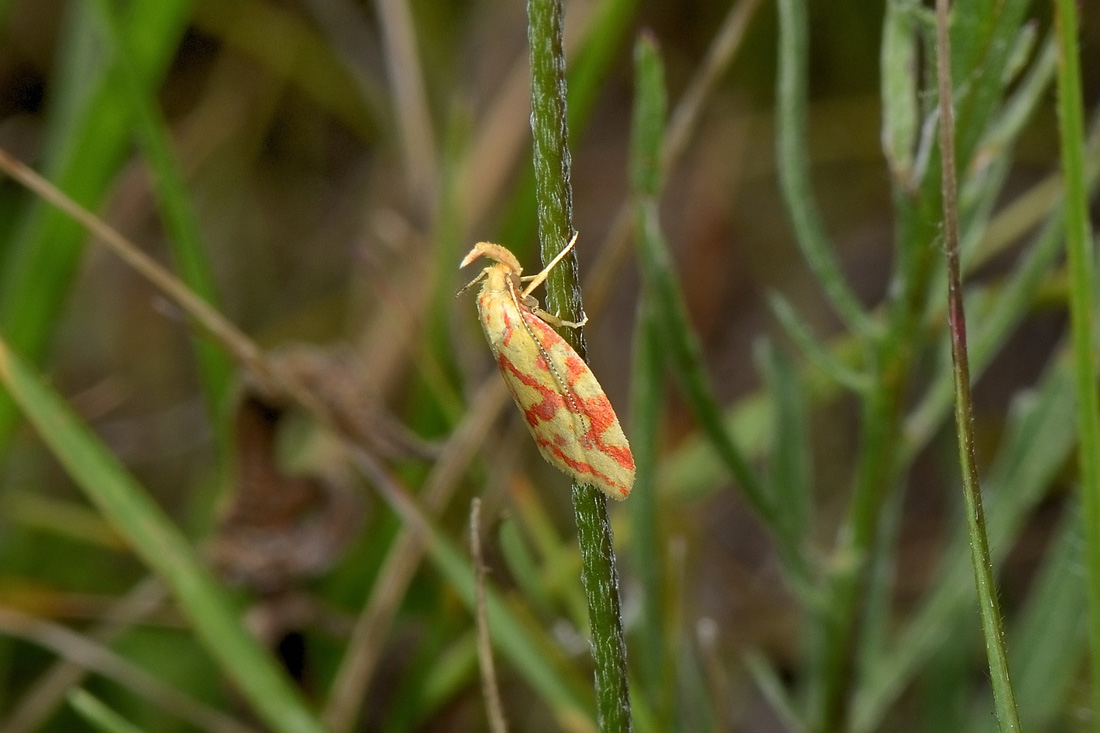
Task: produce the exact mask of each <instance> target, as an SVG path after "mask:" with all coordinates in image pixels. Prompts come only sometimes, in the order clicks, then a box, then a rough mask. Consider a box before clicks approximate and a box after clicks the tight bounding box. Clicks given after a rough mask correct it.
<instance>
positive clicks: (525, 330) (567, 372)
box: [459, 235, 634, 499]
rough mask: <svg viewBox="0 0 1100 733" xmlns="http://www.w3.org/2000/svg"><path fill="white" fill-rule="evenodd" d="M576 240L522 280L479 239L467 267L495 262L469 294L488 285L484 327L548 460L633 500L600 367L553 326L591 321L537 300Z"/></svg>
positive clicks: (508, 259)
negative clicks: (560, 313)
mask: <svg viewBox="0 0 1100 733" xmlns="http://www.w3.org/2000/svg"><path fill="white" fill-rule="evenodd" d="M576 241H577V237H576V235H574V236H573V239H572V240H571V241H570V242H569V245H568V246H567V247H565V248H564V249H563V250H562V251H561V252H560V253H559V254H558V256H557V257H555V258H554V260H553V261H552V262H551V263H550V264H548V265H547V266H546V268H545V269H543V271H542V272H540V273H539V274H537V275H533V276H529V277H522V278H521V277H520V274H521V273H522V272H523V268H522V267H520V264H519V260H517V259H516V256H515V255H514V254H512V253H511V252H510V251H509V250H508V249H507V248H505V247H502V246H501V245H499V244H492V243H491V242H478V243H477V244H476V245H474V248H473V249H472V250H470V253H469V254H468V255H466V257H465V258H464V259H463V260H462V264H461V265H459V267H465V266H466V265H469V264H470V263H471V262H473V261H474V260H476V259H478V258H479V257H488V258H489V259H490V260H493V261H494V264H492V265H489V266H488V267H486V268H485V269H484V270H482V271H481V274H480V275H478V276H477V277H476V278H474V279H473V281H471V282H470V284H469V285H467V286H466V287H465V288H463V289H462V290H463V291H464V290H466V288H469V287H471V286H473V285H475V284H476V283H478V282H480V281H482V280H484V283H483V284H482V286H481V293H480V294H479V295H478V297H477V312H478V315H479V316H480V317H481V327H482V328H483V329H484V330H485V337H486V338H487V339H488V340H489V348H490V349H492V351H493V356H494V357H496V361H497V366H498V367H500V373H501V375H502V376H503V377H504V383H505V384H507V385H508V390H509V391H510V392H511V393H512V398H513V399H514V400H515V401H516V405H517V406H518V407H519V409H520V410H521V411H522V412H523V416H524V417H525V418H526V422H527V428H528V429H529V430H530V431H531V435H532V437H534V439H535V445H537V446H538V449H539V452H540V453H542V456H543V458H545V459H546V460H547V461H549V462H550V463H551V464H552V465H554V466H556V467H557V468H559V469H560V470H562V471H564V472H565V473H566V474H568V475H569V476H571V477H573V478H574V479H576V480H577V481H579V482H581V483H585V484H592V485H593V486H596V487H597V488H599V489H600V490H601V491H603V492H604V493H605V494H607V495H608V496H610V497H611V498H612V499H625V498H626V497H627V495H629V494H630V488H631V486H633V485H634V456H633V455H632V454H631V453H630V444H629V443H627V441H626V436H625V435H623V429H622V428H621V427H619V419H618V418H617V417H615V411H614V410H613V409H612V408H611V403H610V402H609V401H608V399H607V395H606V394H605V393H604V391H603V388H602V387H600V383H599V382H597V381H596V377H595V375H594V374H592V370H591V369H589V368H588V365H587V364H585V363H584V360H583V359H581V357H580V355H579V354H577V352H576V351H574V350H573V347H572V346H570V345H569V344H568V343H566V341H565V340H564V339H563V338H562V337H561V336H559V335H558V334H557V333H555V332H554V329H553V328H551V327H550V324H551V323H554V324H558V325H565V326H570V327H573V328H579V327H580V326H582V325H584V321H581V323H570V322H568V321H562V320H561V319H559V318H558V317H557V316H554V315H552V314H550V313H547V312H546V311H544V310H542V309H541V308H539V305H538V301H537V300H535V298H533V297H532V296H531V291H532V290H534V289H535V288H536V287H538V286H539V285H540V284H541V283H542V282H543V281H544V280H545V279H546V276H547V275H548V274H549V273H550V270H551V269H553V267H554V266H555V265H557V264H558V262H560V261H561V259H562V258H563V257H564V256H565V255H566V254H567V253H568V252H569V250H570V249H571V248H572V247H573V245H574V243H576ZM523 281H527V283H528V284H527V287H526V289H523V287H522V285H521V283H522V282H523ZM460 292H462V291H460ZM585 320H587V317H586V318H585Z"/></svg>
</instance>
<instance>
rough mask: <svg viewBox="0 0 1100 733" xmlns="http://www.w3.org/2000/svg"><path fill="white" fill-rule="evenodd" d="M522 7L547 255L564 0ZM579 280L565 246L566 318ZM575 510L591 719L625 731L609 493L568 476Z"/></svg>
mask: <svg viewBox="0 0 1100 733" xmlns="http://www.w3.org/2000/svg"><path fill="white" fill-rule="evenodd" d="M527 12H528V23H529V25H528V40H529V43H530V45H531V130H532V133H533V139H534V163H535V200H536V202H537V204H538V220H539V234H540V241H541V243H542V259H543V262H549V261H550V260H551V259H553V257H554V256H555V255H557V254H558V252H560V251H561V249H562V248H563V247H564V246H565V245H566V244H567V243H568V242H569V239H570V238H571V237H572V232H573V226H572V208H573V198H572V197H573V194H572V188H571V185H570V160H569V145H568V142H569V141H568V122H567V117H566V104H565V53H564V50H563V48H562V27H563V22H562V21H563V18H562V15H563V11H562V3H561V0H530V1H529V2H528V4H527ZM578 282H579V281H578V278H577V259H576V256H575V254H573V253H570V255H569V256H568V257H566V258H565V259H564V260H562V262H561V263H560V265H559V266H558V267H555V268H554V270H553V271H552V272H551V273H550V277H549V278H548V279H547V282H546V293H547V297H546V304H547V309H548V310H549V311H550V312H551V313H559V314H561V317H562V318H564V319H565V320H569V321H575V322H579V321H580V320H581V319H582V318H583V317H584V316H583V314H584V308H583V307H582V305H581V292H580V286H579V285H578ZM566 330H567V331H571V332H567V333H563V334H562V336H563V337H564V338H566V339H567V340H568V341H569V343H570V344H571V345H572V346H573V347H574V348H575V349H576V350H577V353H578V354H580V355H581V357H582V358H583V357H584V355H585V349H584V340H583V337H582V335H581V333H580V329H576V330H571V329H566ZM573 512H574V514H575V515H576V519H577V541H578V542H579V543H580V553H581V565H582V570H581V582H582V584H583V585H584V591H585V595H586V596H587V599H588V620H589V626H590V629H591V634H592V658H593V661H594V663H595V675H596V721H597V723H598V725H599V727H600V730H602V731H629V730H631V718H630V690H629V687H628V685H627V670H626V641H625V639H624V638H623V628H622V617H621V615H620V610H619V578H618V572H617V570H616V568H615V552H614V543H613V538H612V533H611V523H610V521H609V519H608V515H607V498H606V497H605V496H604V495H603V494H602V493H601V492H600V491H599V490H598V489H596V488H595V487H593V486H588V485H584V484H579V483H574V484H573Z"/></svg>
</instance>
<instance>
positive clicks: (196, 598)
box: [0, 341, 321, 733]
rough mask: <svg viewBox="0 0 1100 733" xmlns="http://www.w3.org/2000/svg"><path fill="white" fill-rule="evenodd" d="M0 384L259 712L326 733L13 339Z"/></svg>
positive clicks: (5, 351) (274, 721)
mask: <svg viewBox="0 0 1100 733" xmlns="http://www.w3.org/2000/svg"><path fill="white" fill-rule="evenodd" d="M0 382H2V383H3V385H4V387H5V388H6V389H7V390H8V392H9V393H10V394H11V396H12V397H13V398H14V400H15V402H16V403H17V404H18V406H19V408H20V409H21V410H22V412H23V414H24V415H25V416H26V418H27V419H28V420H29V421H30V422H31V423H32V424H33V425H34V427H35V428H36V429H37V431H38V433H39V435H40V436H41V437H42V439H43V441H44V442H45V443H46V444H47V446H49V448H50V450H51V451H52V452H53V454H54V455H55V456H56V457H57V459H58V460H59V461H60V462H61V464H62V465H63V466H64V467H65V469H66V470H67V471H68V472H69V475H70V476H72V478H73V480H74V481H76V483H77V484H79V485H80V487H81V488H82V489H83V490H84V491H85V493H86V494H87V495H88V497H89V498H90V499H91V500H92V502H93V503H95V504H96V505H97V506H98V507H99V508H100V510H101V511H102V512H103V513H104V514H105V515H106V516H107V517H108V518H109V519H110V520H111V522H112V523H113V524H114V525H115V526H116V528H117V529H118V531H119V532H120V533H121V534H122V535H123V536H124V537H126V539H127V540H128V541H129V543H130V545H131V546H132V547H133V549H134V551H135V552H136V553H137V554H138V556H140V557H141V558H142V559H143V560H144V561H145V562H146V564H148V565H149V566H150V567H151V568H153V569H154V570H155V571H156V572H157V573H158V574H159V575H160V576H161V577H162V578H163V579H164V582H165V583H166V584H167V585H168V587H169V588H171V589H172V591H173V594H174V596H175V598H176V601H177V603H178V604H179V607H180V610H181V611H182V612H183V614H184V616H185V617H186V618H187V619H188V620H189V621H190V623H191V626H192V628H193V629H194V631H195V633H196V635H197V636H198V637H199V639H200V640H201V641H202V643H203V645H204V647H205V648H206V650H207V651H208V652H209V654H210V655H211V656H212V657H213V658H214V659H215V660H216V661H217V663H218V664H219V666H220V667H221V668H222V670H223V671H224V672H225V673H226V675H228V676H229V677H230V678H231V679H232V680H233V681H234V683H235V684H236V686H237V687H238V689H240V690H241V692H243V693H244V695H245V696H246V697H247V698H248V700H249V701H250V702H251V704H252V705H253V707H254V709H255V710H256V712H257V714H258V715H259V716H260V717H261V718H262V719H263V720H264V721H265V722H266V723H267V724H268V725H269V726H271V728H272V729H273V730H278V731H287V733H290V732H291V731H303V732H304V731H320V730H321V726H320V724H319V723H318V722H317V720H316V719H315V718H314V717H313V715H312V714H311V713H310V712H309V711H308V710H307V709H306V707H305V705H304V703H303V702H302V700H301V698H300V697H299V694H298V692H297V690H295V689H294V688H293V687H292V686H291V684H290V681H289V680H288V679H287V678H286V676H285V675H284V674H283V673H282V671H281V669H280V668H279V667H278V665H277V663H276V662H275V660H274V659H273V658H272V657H270V656H269V655H268V654H267V653H266V652H265V651H264V650H263V649H261V648H260V647H259V645H258V644H257V643H256V641H255V639H253V638H252V637H251V636H249V635H248V633H246V632H245V630H244V628H243V627H242V626H241V623H240V620H239V618H238V614H237V613H236V611H235V610H234V609H233V607H232V605H231V604H230V603H229V600H228V599H227V598H226V597H225V595H224V593H223V592H222V590H221V589H220V588H219V587H218V585H217V583H216V582H215V581H214V579H213V578H212V577H211V575H210V573H209V571H208V570H207V569H206V568H205V567H204V566H203V564H202V562H201V561H200V560H199V558H198V557H197V556H196V554H195V552H194V549H193V548H192V547H191V545H190V543H189V542H188V541H187V539H186V538H185V537H184V536H183V534H182V533H180V531H179V529H177V528H176V527H175V525H173V524H172V522H171V521H170V520H169V519H168V517H167V516H165V514H164V512H163V511H162V510H161V509H160V507H158V506H157V505H156V504H155V503H154V502H153V500H152V499H150V498H149V496H148V494H146V493H145V491H144V489H142V487H141V486H140V485H138V484H137V482H136V481H135V480H134V479H133V477H132V476H130V474H129V473H127V472H126V470H125V469H124V468H123V467H122V466H121V465H120V464H119V462H118V460H117V459H116V458H115V457H114V456H113V455H112V454H111V453H110V452H109V451H108V450H107V449H106V448H105V447H104V446H103V444H102V443H100V442H99V440H98V439H97V438H95V437H94V436H93V435H92V433H91V432H89V431H88V429H87V428H86V427H85V426H84V425H83V424H81V423H80V422H79V420H78V419H77V418H76V417H75V416H74V415H73V413H72V412H71V411H70V410H69V408H68V407H67V406H66V405H65V404H64V402H63V401H62V400H61V399H60V398H59V397H58V396H57V395H56V394H55V393H54V392H53V391H52V390H50V389H49V388H48V387H46V386H45V385H44V384H43V383H42V381H41V380H40V379H39V378H38V376H37V375H35V374H34V372H33V371H32V370H31V368H30V367H29V366H28V365H27V363H26V362H25V361H24V360H23V359H22V358H21V357H18V356H16V354H15V353H14V352H13V351H12V350H11V348H10V347H9V346H8V344H7V342H6V341H0Z"/></svg>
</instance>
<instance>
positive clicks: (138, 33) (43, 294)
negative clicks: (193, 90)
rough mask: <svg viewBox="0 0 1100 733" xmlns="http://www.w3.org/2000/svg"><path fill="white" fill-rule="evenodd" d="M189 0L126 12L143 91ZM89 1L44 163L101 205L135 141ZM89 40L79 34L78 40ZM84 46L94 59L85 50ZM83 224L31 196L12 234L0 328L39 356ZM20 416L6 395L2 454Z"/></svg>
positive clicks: (66, 67) (73, 13)
mask: <svg viewBox="0 0 1100 733" xmlns="http://www.w3.org/2000/svg"><path fill="white" fill-rule="evenodd" d="M190 8H191V0H162V1H161V2H152V3H133V4H131V5H129V6H128V9H129V12H128V13H127V14H126V16H125V18H124V19H123V26H124V28H125V33H126V35H127V36H128V37H129V38H130V43H131V47H132V48H133V49H134V57H133V62H134V66H135V68H136V69H138V70H139V73H140V75H141V80H142V85H143V87H144V88H146V89H148V88H151V87H152V86H153V85H154V84H155V83H156V82H157V80H158V79H160V77H161V76H162V75H163V73H164V70H165V69H166V68H167V64H168V62H169V60H170V59H171V56H172V54H173V53H174V51H175V49H176V46H177V44H178V41H179V38H180V37H181V36H182V34H183V32H184V29H185V27H186V24H187V18H188V14H189V12H190ZM90 12H91V9H90V7H89V6H88V4H87V3H75V4H72V5H69V6H68V15H67V21H66V26H65V28H66V31H65V32H66V33H67V34H70V35H71V36H72V39H71V41H72V42H66V43H63V44H61V45H60V48H61V49H62V51H63V53H65V54H67V55H66V56H65V57H63V58H62V60H61V62H60V63H59V65H58V68H60V69H61V70H62V71H61V73H60V78H59V79H58V81H57V82H56V86H57V88H58V96H57V97H56V98H55V100H54V103H53V107H52V110H51V113H50V120H49V122H48V125H47V138H46V141H45V143H44V148H45V155H44V160H45V163H44V169H45V170H46V171H47V176H48V177H49V178H50V180H52V181H54V182H55V184H56V185H57V186H58V187H60V188H61V189H62V190H63V191H65V192H66V193H68V194H69V195H70V196H71V197H72V198H74V199H75V200H76V201H78V202H79V203H81V204H83V205H84V206H86V207H89V208H93V209H94V208H96V207H97V206H98V204H99V202H100V201H101V200H102V198H103V195H104V192H105V191H106V190H107V187H108V186H109V184H110V182H111V181H112V180H113V179H114V177H115V175H116V173H117V171H118V169H119V166H120V164H121V162H122V159H123V155H124V153H125V149H126V144H127V143H128V141H129V120H128V118H127V113H126V110H127V108H128V103H127V101H126V92H125V91H124V90H123V89H120V88H119V87H118V86H117V85H114V84H111V74H110V73H109V71H108V69H107V68H106V67H105V66H104V65H103V64H100V63H97V62H96V61H94V60H92V59H94V58H95V56H94V55H95V54H96V53H97V52H96V51H95V50H94V49H93V48H91V45H92V43H91V42H92V40H93V39H92V38H91V35H93V34H91V33H89V29H94V27H95V24H94V23H92V22H90V21H89V18H88V16H87V15H86V13H90ZM81 39H83V40H81ZM82 53H86V54H89V55H90V56H91V58H89V56H83V55H80V54H82ZM84 236H85V235H84V231H83V229H82V228H81V227H80V225H79V224H77V223H76V222H73V221H72V220H71V219H70V218H69V217H68V216H67V215H65V214H63V213H62V212H60V211H57V210H56V209H54V207H52V206H49V205H47V204H45V203H44V202H42V201H38V200H35V201H34V202H33V203H32V204H31V205H30V206H29V207H28V209H27V210H26V211H25V212H24V214H23V216H22V217H21V221H20V223H19V225H18V228H17V234H16V238H15V240H14V241H13V242H11V243H10V244H9V245H8V246H7V247H5V248H4V249H5V256H4V261H3V274H2V283H3V285H2V287H0V293H2V295H0V325H2V326H3V332H4V333H5V334H7V337H8V338H9V339H10V342H11V343H12V344H13V345H14V346H15V347H16V348H18V349H19V350H20V352H21V353H23V354H26V355H27V357H28V358H29V359H31V361H33V362H37V361H39V360H40V359H41V358H42V355H43V353H44V352H45V349H46V346H47V344H48V342H49V339H50V334H51V333H52V331H53V324H54V321H55V319H56V318H57V314H58V312H59V310H60V308H61V304H62V301H63V300H64V298H65V295H66V293H67V292H68V289H69V284H70V282H71V281H72V277H73V274H74V273H75V271H76V268H77V266H78V265H79V262H80V256H81V252H82V247H81V243H82V242H83V240H84ZM17 417H18V413H17V411H16V409H15V405H14V404H13V403H12V401H11V399H10V397H9V396H7V395H2V394H0V454H2V453H3V452H4V451H5V450H6V448H7V444H8V441H9V440H10V437H11V432H12V429H13V428H14V426H15V421H16V419H17Z"/></svg>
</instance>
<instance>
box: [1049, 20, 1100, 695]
mask: <svg viewBox="0 0 1100 733" xmlns="http://www.w3.org/2000/svg"><path fill="white" fill-rule="evenodd" d="M1055 23H1056V26H1057V45H1058V131H1059V134H1060V136H1061V149H1062V176H1063V178H1064V180H1065V187H1066V210H1065V215H1066V256H1067V260H1068V262H1069V274H1070V290H1069V311H1070V326H1071V331H1072V337H1073V367H1074V378H1075V383H1076V388H1077V429H1078V432H1079V435H1080V440H1079V444H1078V446H1079V447H1078V454H1077V455H1078V461H1079V464H1080V470H1081V493H1082V496H1081V503H1082V506H1083V508H1084V514H1085V519H1084V529H1085V531H1084V534H1085V546H1086V551H1085V555H1086V557H1085V567H1086V568H1087V571H1086V576H1087V581H1086V583H1087V587H1088V598H1089V610H1088V618H1089V644H1090V651H1091V655H1092V710H1093V715H1094V716H1095V715H1097V714H1098V713H1100V414H1098V412H1097V387H1096V356H1095V352H1094V350H1093V349H1094V348H1095V343H1094V337H1093V328H1094V326H1095V313H1094V312H1093V275H1092V270H1093V261H1092V260H1093V253H1092V235H1091V233H1090V231H1089V209H1088V193H1087V189H1086V185H1085V170H1084V161H1085V150H1084V142H1083V141H1084V122H1083V118H1084V112H1083V107H1082V102H1081V69H1080V66H1079V61H1078V58H1077V8H1076V5H1075V4H1074V2H1073V0H1058V2H1057V4H1056V5H1055Z"/></svg>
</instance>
